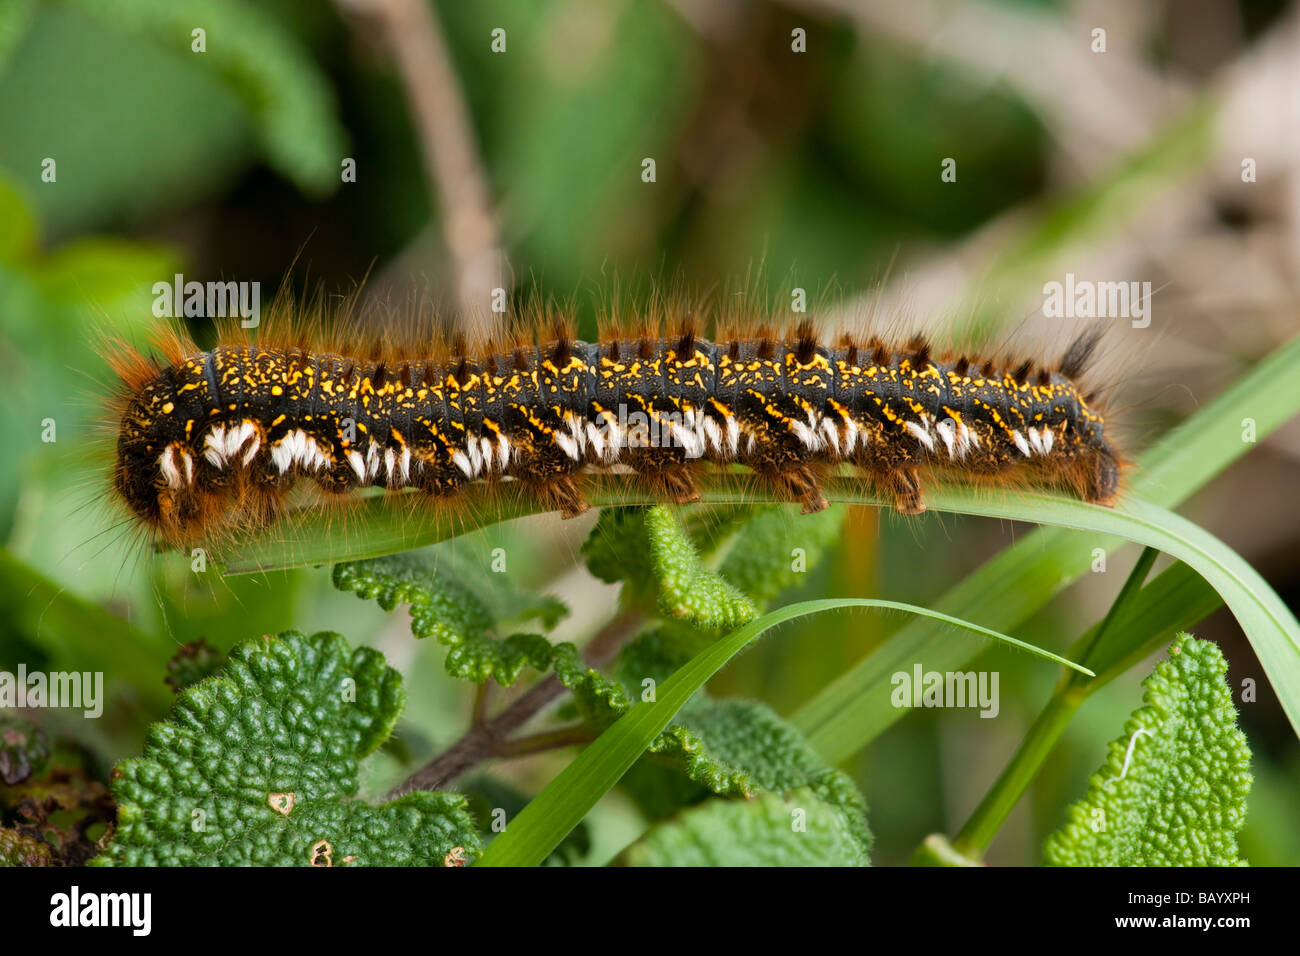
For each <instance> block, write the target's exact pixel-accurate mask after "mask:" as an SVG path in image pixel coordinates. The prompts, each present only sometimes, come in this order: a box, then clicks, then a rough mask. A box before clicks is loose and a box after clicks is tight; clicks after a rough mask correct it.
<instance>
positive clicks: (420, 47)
mask: <svg viewBox="0 0 1300 956" xmlns="http://www.w3.org/2000/svg"><path fill="white" fill-rule="evenodd" d="M337 2H338V4H339V6H341V7H342V8H344V9H345V10H350V11H355V12H359V13H362V14H364V15H367V16H369V17H370V18H372V19H373V20H374V21H375V22H376V23H377V24H378V26H379V28H380V30H381V31H382V33H383V36H384V40H385V42H386V43H387V45H388V47H389V48H390V49H391V50H392V52H393V56H394V59H395V60H396V64H397V69H398V72H399V73H400V75H401V78H402V84H403V86H404V87H405V88H406V98H407V101H408V103H409V106H410V110H411V116H412V119H413V121H414V123H415V127H416V133H417V135H418V136H419V139H420V148H421V152H422V154H423V156H424V168H425V177H426V179H427V180H428V182H429V187H430V190H431V191H433V192H435V193H436V194H437V197H438V204H439V206H440V208H441V210H442V222H443V234H444V238H445V240H446V243H447V250H448V252H449V253H450V255H451V259H452V265H453V268H454V270H455V278H456V299H457V304H458V305H459V307H460V318H461V322H462V331H465V332H466V333H467V334H473V333H476V332H482V331H484V330H485V328H486V327H487V325H488V324H489V322H490V317H491V313H490V311H489V296H490V295H491V290H492V288H493V287H495V286H499V285H501V284H502V282H503V279H502V271H503V268H504V261H505V260H504V256H503V254H502V252H501V241H500V230H499V228H498V226H497V221H496V216H495V214H494V212H493V209H492V196H491V189H490V187H489V185H488V179H487V174H486V172H485V171H484V168H483V162H482V158H481V157H480V155H479V149H478V144H477V142H476V140H475V136H474V130H473V127H472V125H471V123H470V117H469V109H468V108H467V106H466V105H465V97H464V94H463V93H462V91H461V87H460V82H459V80H458V79H457V77H456V70H455V68H454V67H453V66H452V62H451V56H450V54H449V52H448V50H447V39H446V36H445V35H444V34H443V31H442V26H441V24H439V22H438V19H437V17H436V16H435V14H434V11H433V8H432V6H431V5H430V4H429V3H428V2H427V0H337Z"/></svg>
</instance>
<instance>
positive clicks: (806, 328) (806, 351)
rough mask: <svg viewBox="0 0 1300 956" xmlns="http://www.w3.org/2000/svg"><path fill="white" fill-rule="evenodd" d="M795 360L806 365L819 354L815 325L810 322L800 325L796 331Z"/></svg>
mask: <svg viewBox="0 0 1300 956" xmlns="http://www.w3.org/2000/svg"><path fill="white" fill-rule="evenodd" d="M795 339H796V343H795V352H794V357H795V360H796V361H798V362H800V363H802V364H806V363H808V362H811V361H812V358H813V356H814V355H816V354H817V336H816V335H815V334H814V333H813V324H812V323H811V322H809V321H808V320H806V319H805V320H804V321H803V322H800V323H799V326H798V328H797V329H795Z"/></svg>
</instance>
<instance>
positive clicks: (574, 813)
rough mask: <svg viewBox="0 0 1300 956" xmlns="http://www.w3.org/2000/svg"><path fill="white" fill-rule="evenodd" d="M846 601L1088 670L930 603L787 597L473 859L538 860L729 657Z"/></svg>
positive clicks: (681, 672) (588, 754) (605, 739)
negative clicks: (786, 624) (931, 622)
mask: <svg viewBox="0 0 1300 956" xmlns="http://www.w3.org/2000/svg"><path fill="white" fill-rule="evenodd" d="M849 607H876V608H888V609H892V610H896V611H907V612H909V613H912V614H919V615H923V616H925V617H929V618H931V619H933V620H935V621H940V622H943V623H945V624H949V625H952V626H953V627H958V628H962V629H964V630H967V631H973V632H975V633H976V634H980V635H982V636H984V637H989V638H993V639H994V640H998V641H1003V642H1005V643H1009V644H1011V645H1013V646H1016V647H1019V648H1020V649H1022V650H1026V651H1028V652H1029V653H1031V654H1036V655H1038V656H1039V657H1045V658H1047V659H1049V660H1055V661H1057V662H1059V663H1062V664H1065V665H1066V666H1068V667H1072V668H1074V669H1076V670H1085V671H1086V669H1084V668H1081V667H1079V665H1078V664H1074V663H1072V662H1070V661H1067V660H1065V659H1064V658H1061V657H1058V656H1057V655H1055V654H1052V653H1050V652H1047V651H1044V650H1042V649H1040V648H1037V647H1034V646H1033V645H1030V644H1026V643H1024V642H1023V641H1018V640H1016V639H1015V638H1011V637H1007V636H1006V635H1005V634H999V633H997V632H996V631H990V630H989V629H988V628H985V627H980V626H979V625H978V624H971V623H970V622H969V621H962V620H959V619H957V618H954V617H949V616H948V615H946V614H940V613H938V612H937V611H931V610H929V609H928V608H923V607H916V606H914V605H910V604H900V603H898V602H896V601H877V600H870V599H865V598H837V599H829V600H822V601H803V602H801V603H798V604H790V605H787V606H785V607H783V608H779V609H777V610H775V611H772V612H771V613H769V614H765V615H763V616H762V617H760V618H758V619H757V620H754V621H751V622H750V623H748V624H746V625H745V626H744V627H741V628H738V629H737V630H735V631H732V632H731V633H730V634H728V635H727V636H726V637H724V638H721V639H720V640H718V641H716V642H714V643H713V644H710V645H709V646H708V647H707V648H705V649H704V650H703V651H701V652H700V653H699V654H697V655H696V656H695V657H693V658H692V659H691V660H690V661H688V662H687V663H686V664H684V665H683V666H682V667H681V668H679V669H678V670H677V672H676V673H674V674H673V676H672V677H670V678H669V679H668V680H666V681H664V682H663V683H662V684H661V685H659V688H658V693H657V699H656V700H655V702H654V703H651V704H637V705H636V706H634V707H633V708H632V709H631V710H629V711H628V712H627V713H626V714H624V715H623V716H622V717H620V718H619V719H618V721H616V722H615V723H614V725H613V726H611V727H610V728H609V729H608V730H606V731H605V732H604V733H602V734H601V735H600V736H599V737H597V738H596V740H595V741H594V742H593V743H591V744H590V745H589V746H588V747H587V748H586V749H585V750H583V751H582V753H580V754H579V755H578V756H577V758H576V759H574V761H573V762H572V763H571V764H569V765H568V766H567V767H565V768H564V770H563V771H562V772H561V773H560V774H559V776H557V777H556V778H555V779H554V780H552V781H551V782H550V783H549V784H547V786H546V788H545V789H544V790H542V792H541V793H539V794H538V795H537V796H536V797H534V798H533V799H532V801H530V802H529V804H528V806H526V807H524V809H523V810H522V811H521V812H520V814H519V816H517V817H516V818H515V819H514V820H513V821H511V823H510V825H509V826H508V827H506V830H505V832H504V833H502V834H501V835H500V836H499V837H497V838H496V839H495V840H493V841H492V843H491V844H490V845H489V846H488V848H487V851H486V852H485V853H484V854H483V856H482V857H481V858H480V859H479V861H478V863H477V864H476V865H477V866H537V865H538V864H540V863H541V862H542V860H544V859H546V857H547V855H548V854H549V853H550V852H551V850H553V849H554V848H555V847H556V846H557V845H559V842H560V841H561V840H563V839H564V838H565V836H566V835H568V833H569V831H570V830H572V829H573V828H574V827H575V826H577V825H578V823H580V822H581V821H582V818H583V817H585V816H586V815H587V812H588V811H589V810H591V808H592V807H594V806H595V805H596V802H597V801H598V800H600V798H601V797H603V796H604V795H605V794H606V793H608V792H609V791H610V790H611V789H612V788H613V787H614V785H615V784H617V783H618V781H619V780H620V779H621V778H622V777H623V774H625V773H627V771H628V770H629V769H630V768H631V766H632V764H634V763H636V761H637V758H639V757H640V756H641V754H642V753H644V752H645V749H646V748H647V747H649V746H650V744H651V743H652V742H653V741H654V739H655V737H657V736H658V735H659V732H660V731H662V730H663V729H664V728H665V727H667V726H668V723H669V722H670V721H671V720H672V719H673V717H674V716H675V715H676V713H677V711H679V710H680V709H681V708H682V707H683V706H684V705H685V704H686V702H687V701H688V700H690V698H691V696H692V695H693V694H694V693H695V692H696V691H697V690H699V689H700V688H701V687H703V686H704V685H705V683H707V682H708V680H709V678H710V677H712V676H713V675H714V674H716V673H717V672H718V671H719V670H721V669H722V667H723V665H725V664H726V663H727V662H728V661H729V660H731V658H732V657H734V656H735V655H736V654H738V653H739V652H740V651H742V650H743V649H744V648H745V647H746V646H747V645H749V644H750V643H751V642H753V641H755V640H757V639H758V638H759V637H760V636H761V635H762V634H763V633H764V632H765V631H768V630H770V629H771V628H773V627H775V626H776V625H778V624H782V623H784V622H786V621H789V620H793V619H794V618H797V617H802V616H804V615H807V614H816V613H819V612H821V611H831V610H836V609H839V608H849Z"/></svg>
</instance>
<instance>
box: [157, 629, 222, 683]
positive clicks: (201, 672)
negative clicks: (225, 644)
mask: <svg viewBox="0 0 1300 956" xmlns="http://www.w3.org/2000/svg"><path fill="white" fill-rule="evenodd" d="M225 659H226V656H225V655H224V654H222V653H221V652H220V651H219V650H217V649H216V648H215V647H213V646H212V645H211V644H209V643H208V642H207V641H205V640H204V639H203V638H201V637H200V638H199V639H198V640H197V641H190V643H188V644H182V645H181V646H180V647H178V648H177V649H176V653H175V654H173V655H172V659H171V660H169V661H168V662H167V677H166V678H165V680H166V682H167V683H168V684H170V685H171V688H172V690H174V691H182V690H184V689H185V688H186V687H190V686H191V685H193V684H197V683H198V682H199V681H201V680H205V679H206V678H209V677H211V676H213V675H214V674H216V673H217V671H219V670H221V665H222V664H223V663H224V662H225Z"/></svg>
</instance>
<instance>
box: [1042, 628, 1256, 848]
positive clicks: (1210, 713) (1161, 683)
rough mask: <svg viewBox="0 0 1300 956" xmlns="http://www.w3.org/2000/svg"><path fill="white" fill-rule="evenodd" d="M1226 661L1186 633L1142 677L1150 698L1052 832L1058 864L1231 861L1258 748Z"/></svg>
mask: <svg viewBox="0 0 1300 956" xmlns="http://www.w3.org/2000/svg"><path fill="white" fill-rule="evenodd" d="M1227 672H1228V662H1227V661H1225V660H1224V659H1223V655H1222V653H1220V651H1219V648H1218V647H1217V646H1216V645H1215V644H1211V643H1209V642H1206V641H1199V640H1197V639H1196V638H1193V637H1190V636H1188V635H1186V634H1183V635H1180V637H1179V639H1178V640H1176V641H1175V642H1174V643H1173V645H1172V646H1171V647H1170V648H1169V657H1168V659H1166V660H1164V661H1161V662H1160V663H1159V664H1157V665H1156V668H1155V671H1154V672H1153V673H1152V674H1151V675H1150V676H1149V677H1147V679H1146V680H1145V681H1144V682H1143V683H1144V686H1145V687H1146V693H1145V695H1144V696H1143V704H1142V707H1141V708H1139V709H1138V710H1136V711H1134V712H1133V715H1132V716H1131V717H1130V718H1129V719H1128V722H1127V723H1125V725H1124V733H1123V734H1122V735H1121V736H1120V737H1119V738H1117V739H1116V740H1113V741H1111V744H1110V748H1109V752H1108V755H1107V758H1106V763H1105V764H1103V765H1102V767H1101V769H1100V770H1098V771H1097V772H1096V773H1094V774H1093V775H1092V777H1091V778H1090V780H1089V784H1088V795H1087V796H1086V797H1085V798H1084V799H1083V800H1081V801H1080V802H1078V803H1076V804H1075V805H1074V806H1072V807H1071V808H1070V810H1069V812H1068V817H1069V820H1068V822H1067V823H1066V824H1065V826H1064V827H1063V828H1062V829H1060V830H1058V831H1057V832H1056V833H1054V834H1053V835H1052V836H1051V837H1050V838H1049V839H1048V841H1047V847H1046V856H1047V860H1048V862H1049V863H1053V864H1055V865H1057V866H1233V865H1238V864H1240V863H1242V862H1243V861H1241V860H1240V859H1239V857H1238V853H1237V832H1238V831H1239V830H1240V829H1241V828H1242V826H1243V825H1244V824H1245V822H1246V795H1247V794H1248V793H1249V792H1250V784H1251V775H1250V748H1249V747H1248V746H1247V745H1246V737H1245V735H1244V734H1243V733H1242V732H1241V731H1240V730H1239V729H1238V728H1237V719H1236V718H1237V713H1236V710H1235V709H1234V708H1233V704H1232V693H1231V691H1230V690H1229V689H1228V685H1227V683H1226V682H1225V680H1224V676H1225V675H1226V674H1227Z"/></svg>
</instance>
